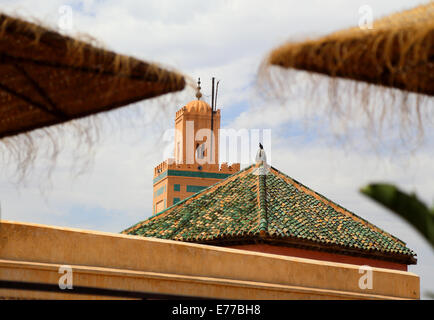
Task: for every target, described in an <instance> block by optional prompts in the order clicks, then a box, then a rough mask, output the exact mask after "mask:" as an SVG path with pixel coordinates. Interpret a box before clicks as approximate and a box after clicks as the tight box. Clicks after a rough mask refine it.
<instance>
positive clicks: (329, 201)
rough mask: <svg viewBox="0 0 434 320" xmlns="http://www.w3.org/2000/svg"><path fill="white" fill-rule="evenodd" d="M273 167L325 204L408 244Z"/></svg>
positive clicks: (280, 174)
mask: <svg viewBox="0 0 434 320" xmlns="http://www.w3.org/2000/svg"><path fill="white" fill-rule="evenodd" d="M271 169H273V170H274V171H275V172H276V173H277V175H278V176H283V178H284V179H285V180H288V179H289V180H291V181H292V182H294V183H291V181H290V183H291V184H293V185H294V186H295V187H297V189H300V188H301V189H305V190H303V191H305V192H306V191H307V192H308V193H312V194H311V195H312V196H314V197H315V198H316V199H317V200H320V201H322V202H323V203H325V204H327V205H330V206H331V207H333V208H334V209H335V210H337V211H338V212H341V213H343V214H345V215H347V216H349V215H350V216H351V217H353V218H356V220H359V222H361V223H362V224H364V225H369V226H370V227H372V228H374V229H375V230H376V231H378V232H380V233H382V234H384V235H386V236H389V237H391V238H393V239H395V240H397V241H399V242H401V244H402V245H404V246H406V243H405V242H404V241H402V240H401V239H399V238H397V237H395V236H394V235H392V234H390V233H389V232H387V231H384V230H383V229H381V228H380V227H378V226H376V225H374V224H373V223H371V222H369V221H367V220H365V219H363V218H362V217H360V216H358V215H357V214H355V213H354V212H352V211H350V210H348V209H346V208H344V207H342V206H341V205H339V204H337V203H335V202H334V201H332V200H330V199H328V198H327V197H326V196H324V195H322V194H320V193H318V192H316V191H314V190H312V189H310V188H309V187H308V186H305V185H304V184H302V183H301V182H299V181H297V180H295V179H294V178H292V177H290V176H288V175H286V174H285V173H283V172H281V171H279V170H278V169H276V168H274V167H271ZM316 196H317V197H316Z"/></svg>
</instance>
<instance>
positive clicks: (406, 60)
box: [268, 2, 434, 95]
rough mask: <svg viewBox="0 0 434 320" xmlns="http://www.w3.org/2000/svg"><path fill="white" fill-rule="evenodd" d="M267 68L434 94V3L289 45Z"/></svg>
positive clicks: (271, 58)
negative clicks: (364, 27) (316, 73)
mask: <svg viewBox="0 0 434 320" xmlns="http://www.w3.org/2000/svg"><path fill="white" fill-rule="evenodd" d="M268 63H269V64H271V65H276V66H281V67H283V68H294V69H300V70H306V71H312V72H318V73H322V74H326V75H329V76H332V77H342V78H348V79H354V80H360V81H365V82H369V83H373V84H378V85H383V86H388V87H394V88H398V89H403V90H408V91H412V92H416V93H423V94H427V95H434V3H433V2H431V3H429V4H427V5H422V6H419V7H417V8H414V9H412V10H408V11H404V12H401V13H396V14H393V15H391V16H388V17H385V18H382V19H379V20H376V21H374V23H373V28H372V29H363V28H360V27H354V28H351V29H348V30H343V31H339V32H336V33H333V34H330V35H328V36H325V37H322V38H320V39H316V40H309V41H305V42H298V43H292V42H290V43H286V44H284V45H282V46H281V47H279V48H277V49H275V50H273V51H272V52H271V54H270V55H269V57H268Z"/></svg>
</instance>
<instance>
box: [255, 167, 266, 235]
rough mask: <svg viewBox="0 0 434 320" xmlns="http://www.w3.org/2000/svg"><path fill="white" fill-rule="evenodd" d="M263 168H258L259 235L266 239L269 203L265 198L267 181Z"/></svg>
mask: <svg viewBox="0 0 434 320" xmlns="http://www.w3.org/2000/svg"><path fill="white" fill-rule="evenodd" d="M263 166H264V165H263V164H262V165H261V166H258V167H257V168H258V200H259V212H260V215H259V217H260V220H259V235H260V236H261V237H264V236H266V235H267V234H268V221H267V201H266V197H265V192H266V180H265V174H264V172H263V171H262V170H261V167H263Z"/></svg>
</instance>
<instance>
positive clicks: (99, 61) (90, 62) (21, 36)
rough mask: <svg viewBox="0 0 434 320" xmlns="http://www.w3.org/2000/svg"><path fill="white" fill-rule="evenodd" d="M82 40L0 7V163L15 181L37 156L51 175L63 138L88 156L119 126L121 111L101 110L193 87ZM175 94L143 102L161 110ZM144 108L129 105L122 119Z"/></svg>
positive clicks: (165, 71)
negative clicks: (109, 128)
mask: <svg viewBox="0 0 434 320" xmlns="http://www.w3.org/2000/svg"><path fill="white" fill-rule="evenodd" d="M83 39H85V37H84V36H81V37H80V38H79V39H78V38H71V37H68V36H64V35H61V34H60V33H57V32H56V31H54V30H53V29H50V28H47V27H42V26H41V25H39V24H37V23H30V22H27V21H24V20H23V19H19V18H16V17H10V16H7V15H5V14H1V13H0V72H1V74H2V77H1V78H0V161H2V162H3V165H1V166H0V169H5V167H6V165H9V166H10V165H12V166H13V167H14V168H15V170H13V171H14V172H15V174H16V177H17V180H18V181H22V180H23V179H24V178H25V177H26V176H27V175H28V173H29V172H30V170H31V168H32V167H33V165H34V162H35V161H36V159H38V158H44V159H45V160H48V163H49V165H47V168H48V170H47V176H49V174H50V172H51V170H52V169H53V168H54V166H55V163H56V159H57V157H58V155H59V153H60V152H61V150H62V149H63V148H64V144H65V143H67V142H69V143H70V142H71V141H70V140H68V141H67V137H69V138H71V139H72V140H73V141H74V143H76V146H77V147H78V146H79V147H81V148H84V149H86V150H87V152H86V154H85V155H84V156H83V157H82V160H84V161H82V163H89V162H91V158H92V153H93V152H94V148H93V147H94V146H95V144H96V143H97V141H98V139H99V135H100V132H101V128H103V127H104V126H106V125H110V126H116V125H117V124H118V122H119V120H120V118H122V116H121V117H120V114H123V113H124V112H122V113H119V112H116V113H115V115H114V116H113V115H110V113H107V112H105V111H109V110H112V109H114V108H117V107H120V106H124V105H127V104H131V103H135V102H137V101H143V100H144V99H149V98H152V97H156V96H159V95H161V94H166V93H169V92H176V91H179V90H182V89H184V88H188V89H192V88H194V82H193V81H192V80H191V79H190V78H188V77H185V76H184V75H182V74H181V73H179V72H176V71H170V70H169V68H167V67H162V66H161V65H159V64H156V63H147V62H143V61H140V60H137V59H135V58H132V57H128V56H124V55H120V54H116V53H114V52H111V51H108V50H105V49H103V48H102V47H101V46H100V45H99V44H97V42H96V41H95V40H90V41H89V39H91V38H90V37H86V41H84V40H83ZM180 94H181V95H182V94H183V93H182V92H180ZM176 96H177V95H168V96H165V97H162V98H159V99H153V101H150V102H146V107H149V106H152V105H155V104H158V105H159V106H160V107H161V109H162V112H164V110H166V107H165V106H167V105H169V103H170V104H172V103H173V102H177V97H176ZM148 101H149V100H148ZM140 104H141V105H142V106H141V108H143V103H140ZM100 112H103V113H101V114H96V113H100ZM144 113H145V111H140V112H136V114H134V112H133V113H131V108H127V110H126V111H125V113H124V114H125V115H124V116H123V118H124V120H126V119H128V118H129V116H131V114H132V115H133V117H134V116H143V114H144ZM126 121H128V120H126Z"/></svg>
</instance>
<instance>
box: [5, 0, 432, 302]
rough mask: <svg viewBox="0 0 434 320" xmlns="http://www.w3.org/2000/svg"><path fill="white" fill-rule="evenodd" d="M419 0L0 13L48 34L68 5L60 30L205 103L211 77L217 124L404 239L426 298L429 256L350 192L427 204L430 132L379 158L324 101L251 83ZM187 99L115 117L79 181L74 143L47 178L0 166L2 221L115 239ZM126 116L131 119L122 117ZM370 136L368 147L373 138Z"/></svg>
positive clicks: (80, 4)
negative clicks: (269, 96)
mask: <svg viewBox="0 0 434 320" xmlns="http://www.w3.org/2000/svg"><path fill="white" fill-rule="evenodd" d="M425 2H426V1H419V0H377V1H359V0H329V1H320V0H305V1H298V0H296V1H273V0H269V1H252V0H249V1H247V0H246V1H232V0H231V1H224V0H222V1H213V2H211V1H182V3H181V2H176V3H177V4H176V5H175V4H174V3H175V2H173V1H165V0H158V1H151V0H149V1H139V0H136V1H133V0H131V1H103V0H99V1H91V0H89V1H57V0H51V1H48V0H44V1H39V2H38V5H37V6H35V2H34V1H30V0H12V1H7V0H0V9H1V10H2V11H4V12H6V13H9V14H15V15H19V16H21V17H24V18H26V19H37V20H38V21H42V22H43V23H45V24H46V25H48V26H52V27H54V28H58V27H59V25H60V26H61V27H62V26H64V24H62V21H64V20H62V17H64V12H65V11H64V10H65V6H68V7H66V8H70V9H71V10H72V11H71V12H72V20H71V21H72V24H71V25H70V27H71V28H69V29H64V30H63V31H62V32H65V33H68V34H71V35H78V34H87V35H90V36H92V37H94V38H96V39H97V40H98V41H99V42H100V43H101V44H102V45H103V46H104V47H106V48H109V49H112V50H115V51H117V52H120V53H124V54H128V55H133V56H135V57H138V58H140V59H144V60H147V61H157V62H159V63H162V64H164V65H167V66H170V67H172V68H175V69H177V70H180V71H181V72H183V73H184V74H186V75H188V76H190V77H191V78H193V79H196V78H197V77H201V79H202V83H203V85H202V87H203V90H202V92H203V94H204V99H209V95H210V79H211V77H212V76H215V77H216V78H217V79H219V80H221V83H220V87H219V108H220V109H221V110H222V125H223V127H225V128H234V129H237V130H238V129H241V128H245V129H270V130H271V136H272V144H271V146H266V148H267V151H268V152H269V156H270V157H271V159H272V165H273V166H274V167H276V168H278V169H279V170H281V171H283V172H285V173H286V174H288V175H290V176H292V177H293V178H295V179H297V180H298V181H301V182H302V183H303V184H305V185H307V186H309V187H311V188H312V189H314V190H316V191H317V192H319V193H321V194H323V195H325V196H327V197H328V198H329V199H332V200H334V201H335V202H337V203H339V204H341V205H342V206H344V207H346V208H348V209H350V210H351V211H353V212H355V213H357V214H358V215H360V216H362V217H364V218H365V219H367V220H369V221H371V222H372V223H374V224H376V225H377V226H379V227H381V228H383V229H385V230H386V231H388V232H390V233H392V234H394V235H396V236H397V237H399V238H400V239H402V240H404V241H405V242H407V244H408V246H409V247H410V248H412V249H413V250H414V251H416V252H417V254H418V264H417V266H411V267H410V271H412V272H415V273H416V274H418V275H420V276H421V292H422V296H423V297H426V295H425V292H426V291H428V290H431V291H432V292H434V276H433V275H434V252H433V250H432V249H431V248H430V247H429V245H428V244H427V242H426V241H425V240H424V239H423V238H422V237H421V236H420V235H419V234H418V233H417V232H416V231H415V230H414V229H412V228H411V227H409V226H408V225H407V224H406V223H405V222H404V221H402V220H401V219H400V218H398V217H396V216H395V215H394V214H392V213H390V212H388V211H387V210H385V209H382V208H381V207H379V206H377V205H376V204H375V203H373V202H371V201H370V200H368V199H367V198H365V197H363V196H362V195H361V194H360V193H359V192H358V189H359V188H360V187H362V186H364V185H366V184H367V183H369V182H374V181H386V182H392V183H396V184H397V185H398V186H399V187H401V188H402V189H404V190H407V191H414V192H416V193H417V194H418V195H419V196H420V197H421V198H422V199H423V200H424V201H425V202H426V203H428V204H429V205H433V202H434V179H433V172H434V161H433V157H434V148H433V147H434V139H433V136H434V135H433V133H434V130H433V127H432V126H431V127H427V128H426V130H425V139H424V140H423V143H421V144H420V145H419V146H418V148H417V149H416V150H412V151H411V150H409V148H405V147H402V148H399V147H398V148H396V145H395V146H394V148H392V147H390V146H388V145H383V147H384V148H381V149H379V148H378V145H379V144H376V143H374V145H375V146H373V145H372V143H370V142H367V140H366V139H363V137H364V136H361V135H358V134H355V133H354V132H356V131H357V130H354V132H352V131H351V130H348V129H347V130H344V131H342V130H341V128H340V127H339V123H338V124H336V123H334V124H333V125H331V124H330V122H329V121H327V119H328V117H327V111H325V110H327V108H326V106H327V99H326V98H324V99H323V100H321V99H320V100H321V101H320V102H319V104H318V105H316V106H315V108H307V107H306V103H305V101H306V100H309V97H306V96H303V95H301V96H300V95H298V96H294V97H290V98H289V99H288V100H287V101H286V102H285V103H281V102H277V101H264V100H262V99H260V98H259V97H258V93H257V87H256V86H255V80H256V79H257V71H258V67H259V65H260V63H261V61H262V59H263V58H264V57H265V56H266V54H267V53H268V52H269V51H270V50H271V49H272V48H274V47H276V46H277V45H279V44H281V43H283V42H284V41H286V40H288V39H303V38H306V37H315V36H319V35H322V34H326V33H328V32H331V31H334V30H338V29H341V28H345V27H350V26H355V25H358V23H359V19H360V17H361V14H360V12H359V9H360V7H361V6H363V5H369V6H370V7H371V8H372V13H373V15H374V18H378V17H381V16H384V15H387V14H389V13H392V12H395V11H400V10H403V9H408V8H411V7H413V6H415V5H417V4H420V3H425ZM59 23H60V24H59ZM303 81H305V79H304V78H303V77H302V76H301V77H300V82H303ZM192 99H193V94H192V92H189V91H187V92H183V93H181V94H180V95H178V96H176V97H171V98H167V97H166V98H164V99H157V100H155V101H152V102H145V103H141V104H139V105H134V106H130V107H128V108H124V109H123V110H118V111H114V114H115V115H116V117H117V116H119V118H122V119H124V120H126V121H123V122H122V123H121V124H119V125H117V126H116V129H115V130H110V131H109V130H106V131H105V133H103V134H102V136H101V139H100V142H99V143H98V144H97V145H95V146H94V148H93V150H92V151H93V153H94V155H93V156H92V157H91V159H92V162H91V164H90V165H88V166H86V167H84V168H82V169H83V170H82V171H83V172H81V174H79V175H78V174H76V172H75V171H74V172H71V168H77V163H74V162H75V161H76V159H77V157H76V153H77V152H79V151H78V150H77V149H76V148H72V147H69V148H68V146H69V145H73V144H69V143H66V146H65V147H64V149H63V152H62V153H61V155H60V157H59V160H58V162H57V165H56V167H55V169H54V171H53V172H52V175H51V177H50V178H49V180H46V174H45V173H46V172H45V170H46V166H45V164H44V160H43V159H41V160H40V162H38V161H37V162H36V163H35V168H34V170H33V172H32V174H31V175H30V176H29V177H28V178H27V180H26V181H25V183H20V184H17V183H16V179H15V178H14V177H13V168H11V166H10V165H6V164H5V163H0V166H1V167H0V201H1V208H2V218H3V219H7V220H14V221H25V222H35V223H43V224H49V225H57V226H68V227H77V228H83V229H92V230H102V231H108V232H119V231H121V230H123V229H125V228H126V227H128V226H130V225H132V224H134V223H136V222H138V221H140V220H143V219H145V218H147V217H149V216H150V215H151V212H152V175H153V167H154V166H156V165H157V164H158V163H160V162H161V161H163V160H164V157H165V155H166V153H165V151H164V150H167V147H168V146H170V139H167V138H165V135H164V134H165V133H167V130H168V129H170V128H172V126H173V122H174V112H175V111H176V110H177V109H178V108H179V107H181V106H182V105H183V104H186V103H188V102H189V101H190V100H192ZM431 104H432V101H431ZM161 105H164V108H163V110H161V109H162V108H161ZM137 110H140V111H141V112H133V111H137ZM137 114H140V115H141V117H142V118H139V119H138V117H137ZM349 123H351V122H349ZM360 123H361V121H357V120H356V121H355V122H354V123H352V124H351V125H354V128H357V127H358V125H359V124H360ZM394 128H395V127H394V126H393V125H392V126H391V129H388V131H387V132H386V133H385V134H386V135H388V134H390V135H392V136H396V134H397V133H396V132H393V130H394ZM336 132H338V133H340V134H341V135H343V136H344V137H348V139H347V140H348V142H345V143H342V141H341V140H338V139H336V136H335V134H336ZM369 138H370V139H371V140H370V141H371V142H372V140H374V142H375V139H376V137H375V135H371V136H369ZM345 141H346V140H345ZM379 150H381V151H380V152H379ZM384 150H386V151H384ZM255 151H256V150H252V152H255ZM81 152H86V151H83V150H82V151H81ZM0 159H1V157H0ZM247 164H248V163H243V166H245V165H247ZM78 167H80V165H78Z"/></svg>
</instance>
